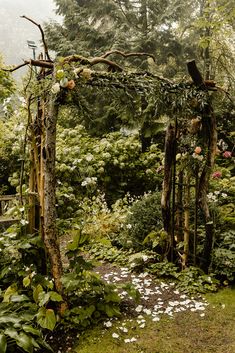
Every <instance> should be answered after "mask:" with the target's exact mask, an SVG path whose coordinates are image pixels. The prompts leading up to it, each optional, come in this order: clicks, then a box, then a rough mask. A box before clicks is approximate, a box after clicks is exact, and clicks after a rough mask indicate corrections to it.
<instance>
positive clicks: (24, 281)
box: [23, 276, 31, 288]
mask: <svg viewBox="0 0 235 353" xmlns="http://www.w3.org/2000/svg"><path fill="white" fill-rule="evenodd" d="M30 283H31V280H30V278H29V276H27V277H25V278H24V279H23V286H24V287H26V288H27V287H28V286H29V285H30Z"/></svg>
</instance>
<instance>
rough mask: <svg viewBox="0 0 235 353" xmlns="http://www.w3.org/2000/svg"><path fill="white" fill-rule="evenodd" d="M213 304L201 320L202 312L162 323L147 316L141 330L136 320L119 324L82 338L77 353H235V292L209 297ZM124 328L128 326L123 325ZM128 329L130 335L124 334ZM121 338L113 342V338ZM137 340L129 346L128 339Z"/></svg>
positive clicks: (92, 332)
mask: <svg viewBox="0 0 235 353" xmlns="http://www.w3.org/2000/svg"><path fill="white" fill-rule="evenodd" d="M206 299H207V301H208V302H209V303H210V305H209V306H207V308H206V311H205V316H204V317H201V316H200V313H198V312H191V311H187V312H181V313H177V314H174V317H168V316H167V315H164V316H163V317H162V318H161V320H160V321H159V322H153V321H152V320H150V319H149V318H148V317H147V316H145V317H144V319H146V325H145V327H144V328H140V327H139V325H137V324H136V319H133V320H132V321H129V320H125V319H123V320H121V321H115V323H114V324H113V326H112V327H111V328H109V329H104V326H103V325H102V326H100V327H96V328H95V329H92V330H90V331H87V332H86V333H85V334H83V335H82V336H81V337H80V340H79V342H78V345H77V346H76V348H74V350H73V352H76V353H102V352H104V353H235V288H233V289H231V288H226V289H224V290H221V291H219V292H218V293H216V294H209V295H206ZM123 324H124V325H123ZM121 326H122V327H126V328H127V330H128V332H122V331H120V329H119V327H121ZM113 333H117V334H119V337H118V338H113V337H112V334H113ZM131 338H136V341H134V342H128V343H125V342H124V340H125V339H131Z"/></svg>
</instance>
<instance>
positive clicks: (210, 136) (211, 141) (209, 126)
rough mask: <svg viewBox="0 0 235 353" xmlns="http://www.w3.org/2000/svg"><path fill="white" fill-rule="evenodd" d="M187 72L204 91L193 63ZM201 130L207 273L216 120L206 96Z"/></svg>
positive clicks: (204, 264)
mask: <svg viewBox="0 0 235 353" xmlns="http://www.w3.org/2000/svg"><path fill="white" fill-rule="evenodd" d="M187 66H188V71H189V74H190V76H191V77H192V79H193V82H194V83H195V85H196V86H198V87H201V88H204V89H205V90H206V85H205V82H204V81H203V78H202V76H201V73H200V72H199V70H198V68H197V66H196V63H195V61H194V60H193V61H191V62H188V64H187ZM202 129H203V131H204V138H205V140H206V141H207V146H206V147H207V149H208V152H207V157H206V163H205V165H204V168H203V171H202V173H201V176H200V179H199V185H198V202H199V206H200V208H201V210H202V212H203V215H204V218H205V233H206V236H205V242H204V247H203V253H202V257H201V261H200V267H201V268H202V269H203V270H204V271H205V272H208V269H209V266H210V263H211V252H212V245H213V235H214V224H213V221H212V218H211V215H210V211H209V206H208V202H207V192H208V188H209V180H210V175H211V172H212V168H213V166H214V162H215V155H216V149H217V130H216V119H215V115H214V112H213V108H212V105H211V102H210V97H209V94H208V103H207V106H206V109H205V111H204V117H203V119H202Z"/></svg>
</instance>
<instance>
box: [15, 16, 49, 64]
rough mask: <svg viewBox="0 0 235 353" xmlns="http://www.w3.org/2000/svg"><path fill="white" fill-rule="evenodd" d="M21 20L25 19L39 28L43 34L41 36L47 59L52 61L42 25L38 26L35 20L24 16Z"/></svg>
mask: <svg viewBox="0 0 235 353" xmlns="http://www.w3.org/2000/svg"><path fill="white" fill-rule="evenodd" d="M20 17H21V18H25V19H26V20H28V21H30V22H31V23H33V24H34V25H35V26H37V27H38V28H39V30H40V32H41V36H42V42H43V46H44V51H45V59H46V58H47V59H48V60H49V61H52V60H51V58H50V55H49V52H48V47H47V43H46V41H45V35H44V31H43V29H42V27H41V25H40V24H38V23H37V22H35V21H34V20H32V19H31V18H29V17H27V16H25V15H23V16H20Z"/></svg>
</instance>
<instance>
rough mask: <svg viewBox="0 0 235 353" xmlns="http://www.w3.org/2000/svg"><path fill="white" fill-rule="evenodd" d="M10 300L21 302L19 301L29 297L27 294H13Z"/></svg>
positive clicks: (26, 299)
mask: <svg viewBox="0 0 235 353" xmlns="http://www.w3.org/2000/svg"><path fill="white" fill-rule="evenodd" d="M10 301H11V302H13V303H19V302H25V301H29V298H28V297H27V295H24V294H18V295H12V296H11V299H10Z"/></svg>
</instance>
